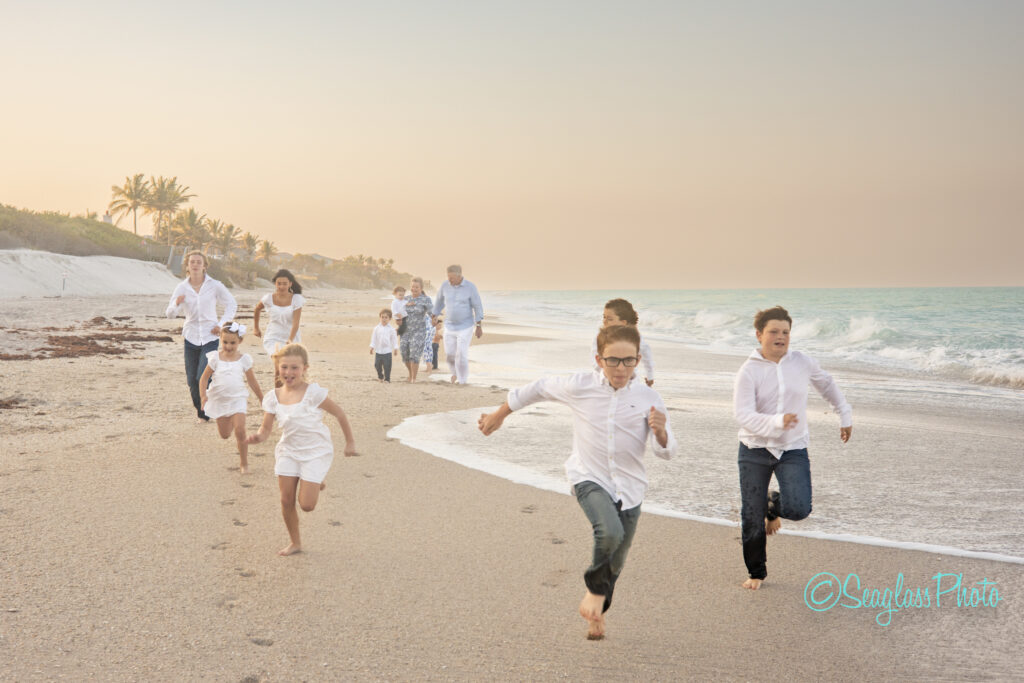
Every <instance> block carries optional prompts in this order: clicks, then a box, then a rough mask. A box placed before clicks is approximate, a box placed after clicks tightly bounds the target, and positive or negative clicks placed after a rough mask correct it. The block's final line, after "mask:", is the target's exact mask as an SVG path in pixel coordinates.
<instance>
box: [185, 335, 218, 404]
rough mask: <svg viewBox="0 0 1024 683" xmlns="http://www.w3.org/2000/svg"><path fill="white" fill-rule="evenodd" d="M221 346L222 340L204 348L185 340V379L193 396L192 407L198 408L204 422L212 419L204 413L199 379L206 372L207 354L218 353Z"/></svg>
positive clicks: (215, 340)
mask: <svg viewBox="0 0 1024 683" xmlns="http://www.w3.org/2000/svg"><path fill="white" fill-rule="evenodd" d="M219 346H220V339H214V340H213V341H212V342H206V343H205V344H203V345H202V346H196V345H195V344H193V343H191V342H189V341H188V340H187V339H186V340H185V377H186V378H187V379H188V390H189V392H191V394H192V405H194V406H195V407H196V415H198V416H199V417H200V418H202V419H204V420H208V419H210V418H208V417H206V413H204V412H203V408H202V405H203V402H202V399H200V398H199V378H200V377H202V376H203V371H204V370H206V354H208V353H209V352H210V351H216V350H217V347H219Z"/></svg>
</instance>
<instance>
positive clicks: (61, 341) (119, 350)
mask: <svg viewBox="0 0 1024 683" xmlns="http://www.w3.org/2000/svg"><path fill="white" fill-rule="evenodd" d="M102 320H103V321H104V322H103V323H97V322H96V321H97V319H96V318H94V319H93V320H91V321H90V322H91V323H93V324H94V326H95V325H100V324H109V323H107V322H106V319H105V318H103V319H102ZM71 329H73V328H71ZM44 330H45V331H48V332H49V331H56V330H53V328H44ZM60 331H64V330H60ZM173 341H174V340H173V339H172V338H171V337H169V336H168V335H166V334H139V333H138V331H136V330H132V329H131V328H117V329H111V331H109V332H93V333H89V334H63V335H59V334H50V335H48V336H47V337H46V345H45V346H41V347H39V348H37V349H34V350H33V351H32V352H30V353H0V361H5V360H12V361H13V360H42V359H45V358H81V357H84V356H97V355H103V356H121V355H124V354H126V353H128V351H129V349H127V348H125V344H128V343H140V342H173ZM132 348H139V347H138V346H133V347H132Z"/></svg>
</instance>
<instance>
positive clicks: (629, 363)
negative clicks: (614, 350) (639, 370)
mask: <svg viewBox="0 0 1024 683" xmlns="http://www.w3.org/2000/svg"><path fill="white" fill-rule="evenodd" d="M601 360H603V361H604V364H605V365H607V366H608V367H610V368H617V367H619V363H622V364H623V365H625V366H626V367H627V368H635V367H636V364H637V362H638V361H639V360H640V357H639V356H630V357H629V358H616V357H615V356H608V357H607V358H605V357H603V356H602V357H601Z"/></svg>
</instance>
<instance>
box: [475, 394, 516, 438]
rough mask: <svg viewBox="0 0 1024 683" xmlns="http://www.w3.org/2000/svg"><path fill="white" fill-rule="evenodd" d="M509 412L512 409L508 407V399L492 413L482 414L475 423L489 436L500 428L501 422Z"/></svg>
mask: <svg viewBox="0 0 1024 683" xmlns="http://www.w3.org/2000/svg"><path fill="white" fill-rule="evenodd" d="M511 414H512V409H511V408H509V407H508V401H506V402H505V403H502V404H501V405H500V406H499V407H498V409H497V410H495V411H494V412H493V413H484V414H482V415H481V416H480V419H479V420H477V423H476V424H477V427H479V428H480V431H481V432H482V433H483V435H484V436H490V435H491V434H493V433H494V432H496V431H498V430H499V429H501V424H502V423H503V422H504V421H505V418H506V417H508V416H509V415H511Z"/></svg>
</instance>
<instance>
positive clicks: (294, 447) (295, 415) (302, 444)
mask: <svg viewBox="0 0 1024 683" xmlns="http://www.w3.org/2000/svg"><path fill="white" fill-rule="evenodd" d="M274 366H275V368H276V369H277V373H278V376H279V377H280V380H281V386H280V387H279V388H276V389H274V390H273V391H270V392H267V395H266V396H265V397H264V398H263V412H264V413H265V414H264V416H263V424H262V425H261V426H260V429H259V431H258V432H256V433H255V434H252V435H251V436H250V437H249V443H262V442H263V441H266V440H267V437H268V436H270V430H271V429H272V428H273V426H274V418H275V417H276V418H278V419H279V420H280V421H281V440H280V441H279V442H278V444H277V448H276V449H275V450H274V459H275V461H276V464H275V466H274V474H276V475H277V484H278V487H279V488H280V490H281V514H282V515H283V516H284V525H285V527H286V528H287V529H288V537H289V539H290V540H291V542H290V543H289V544H288V545H287V546H286V547H284V548H282V549H281V550H279V551H278V553H277V554H278V555H282V556H284V555H292V554H294V553H297V552H300V551H301V550H302V541H301V539H300V537H299V513H298V510H296V509H295V502H296V500H297V501H298V503H299V507H301V508H302V509H303V510H304V511H306V512H312V511H313V509H314V508H315V507H316V503H317V500H318V499H319V497H320V491H321V490H322V489H324V488H326V485H325V484H324V483H323V481H324V477H325V476H327V470H329V469H330V468H331V461H332V460H334V445H333V444H332V443H331V431H330V430H329V429H328V428H327V425H325V424H324V422H323V417H324V413H330V414H331V415H333V416H334V417H335V418H336V419H337V420H338V424H339V425H340V426H341V431H342V432H343V433H344V434H345V455H346V456H349V455H356V444H355V439H354V438H353V436H352V427H351V426H350V425H349V423H348V417H346V416H345V413H344V411H343V410H342V409H341V408H339V407H338V404H336V403H335V402H334V401H332V400H331V399H329V398H327V389H325V388H324V387H321V386H320V385H319V384H310V383H309V382H308V381H307V380H306V372H307V371H308V370H309V354H308V353H307V352H306V347H304V346H302V345H301V344H288V345H287V346H285V347H284V348H281V349H279V350H278V351H276V352H275V353H274Z"/></svg>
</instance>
